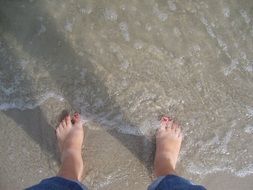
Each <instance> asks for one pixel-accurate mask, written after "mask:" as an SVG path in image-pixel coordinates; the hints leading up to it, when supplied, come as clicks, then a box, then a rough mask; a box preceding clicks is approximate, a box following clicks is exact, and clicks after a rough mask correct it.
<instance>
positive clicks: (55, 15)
mask: <svg viewBox="0 0 253 190" xmlns="http://www.w3.org/2000/svg"><path fill="white" fill-rule="evenodd" d="M252 8H253V1H250V0H243V1H236V0H232V1H228V0H222V1H216V0H215V1H201V0H195V1H187V2H186V1H178V0H169V1H165V0H157V1H155V0H147V1H136V0H131V1H116V0H115V1H113V0H111V1H94V0H93V1H91V0H90V1H89V0H82V1H81V0H78V1H73V0H71V1H65V0H64V1H35V0H27V1H25V0H24V1H1V2H0V24H1V25H0V60H1V61H0V110H1V111H2V113H1V114H7V113H8V111H10V110H13V109H17V110H22V111H24V112H26V111H29V110H31V109H37V108H38V107H40V106H41V105H42V104H44V103H45V102H47V101H50V100H51V101H53V102H58V104H66V105H67V104H68V106H69V108H70V109H73V110H77V111H80V112H81V113H82V116H83V117H84V119H85V120H86V121H87V122H88V123H89V125H88V126H89V129H90V130H91V131H93V132H91V133H94V136H96V137H97V141H96V140H95V141H94V143H96V142H97V143H101V142H100V140H99V139H101V138H104V137H100V136H99V134H96V130H97V128H102V130H104V131H106V132H107V133H108V134H110V135H111V136H112V137H113V138H112V139H114V140H115V142H114V140H112V139H111V138H109V137H108V138H107V137H106V138H104V139H103V143H104V144H108V146H110V143H111V142H112V144H113V146H111V147H110V149H112V151H114V150H115V151H114V153H115V154H114V155H112V157H111V158H110V157H109V158H106V160H107V161H108V162H109V161H110V160H114V161H115V160H117V159H118V160H123V159H124V158H128V156H129V154H130V153H131V154H133V155H135V157H136V162H137V161H138V160H139V161H140V162H144V163H145V162H146V160H145V158H144V159H143V158H140V157H139V155H140V154H143V155H144V157H145V155H148V156H150V153H152V151H153V150H151V149H152V145H150V142H151V139H152V135H154V133H155V130H156V129H157V127H159V122H158V118H159V117H160V116H161V115H162V114H167V115H170V116H172V117H173V118H175V119H176V120H177V121H178V122H180V123H181V125H182V126H183V130H184V133H185V138H184V144H183V147H182V152H181V156H180V172H181V174H182V175H184V176H186V177H189V178H191V179H193V180H197V181H198V180H201V179H202V178H204V177H205V176H207V175H209V174H215V173H217V172H227V173H229V174H231V175H234V176H236V177H238V178H243V177H247V176H249V175H252V174H253V148H252V147H253V141H252V137H253V136H252V135H253V93H252V92H253V54H252V52H253V12H252ZM50 110H51V111H52V110H54V113H55V114H56V113H58V112H60V111H62V110H60V107H59V109H58V108H57V107H56V108H54V106H53V105H51V107H50V106H47V107H46V108H45V109H44V112H50ZM7 115H8V114H7ZM51 119H52V120H53V118H51ZM50 122H51V121H50ZM50 122H49V123H50ZM95 125H96V127H95ZM27 133H29V132H27ZM30 135H31V134H30ZM127 135H128V136H127ZM35 136H36V135H35ZM34 139H35V141H36V138H34ZM127 139H128V141H129V139H132V140H131V142H132V143H131V145H129V144H127V143H125V141H127ZM139 139H141V142H142V143H141V145H142V148H141V152H139V151H140V150H139V149H138V148H136V150H135V148H134V147H133V149H132V148H129V147H132V146H134V143H138V142H139V141H140V140H139ZM38 142H39V141H38ZM117 142H119V143H121V144H122V145H123V146H124V147H125V152H126V153H125V154H124V153H123V154H122V155H119V157H120V158H117V157H116V158H114V156H115V155H117V150H118V149H121V148H120V147H117ZM151 144H152V143H151ZM92 146H93V145H91V147H92ZM91 147H88V149H89V150H90V151H91V152H92V151H93V154H94V155H95V154H96V155H100V156H98V157H97V159H98V158H99V159H100V158H101V159H103V153H101V151H102V152H103V150H100V148H99V146H95V148H94V147H93V148H94V149H93V150H92V148H91ZM119 151H120V150H119ZM129 152H130V153H129ZM99 159H98V164H97V167H98V168H99V167H101V168H103V167H105V169H104V170H105V171H108V170H110V171H113V168H109V169H108V167H109V166H108V167H107V168H106V166H103V162H101V161H100V162H99ZM148 159H150V158H147V160H148ZM91 160H92V159H91ZM147 162H148V161H147ZM148 163H149V162H148ZM94 164H95V163H94ZM134 164H135V161H133V160H132V161H131V162H127V161H126V162H124V161H119V162H115V168H118V170H117V171H113V172H112V173H110V175H109V174H108V175H107V173H106V172H105V173H99V172H103V170H102V169H101V168H99V169H98V168H96V169H97V170H96V169H95V170H96V171H97V173H96V172H95V173H94V172H93V173H92V175H88V180H87V183H89V184H88V185H89V186H90V187H92V188H93V189H101V188H105V187H107V185H108V184H110V185H112V187H113V183H114V181H120V180H124V179H125V178H126V176H130V175H131V174H130V173H129V172H128V169H129V168H131V167H134V166H133V165H134ZM143 165H144V166H145V165H146V164H143ZM136 167H137V166H136ZM138 167H139V166H138ZM137 170H138V172H139V173H138V175H139V176H144V175H146V173H145V172H146V170H145V167H144V168H139V169H137ZM98 171H99V172H98ZM136 175H137V174H136ZM101 176H103V178H104V181H103V183H102V182H101V181H100V182H101V183H99V180H98V179H101V178H102V177H101ZM119 178H120V180H119ZM141 179H143V178H141ZM147 179H148V176H147ZM132 180H137V178H134V177H132ZM147 181H148V180H147ZM115 183H116V182H115ZM117 183H118V182H117Z"/></svg>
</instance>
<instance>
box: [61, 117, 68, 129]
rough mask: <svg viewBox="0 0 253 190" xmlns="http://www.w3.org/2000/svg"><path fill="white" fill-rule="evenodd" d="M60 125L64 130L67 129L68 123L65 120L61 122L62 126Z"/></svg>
mask: <svg viewBox="0 0 253 190" xmlns="http://www.w3.org/2000/svg"><path fill="white" fill-rule="evenodd" d="M60 125H61V126H62V128H65V127H66V126H67V123H66V121H65V119H63V120H62V121H61V124H60Z"/></svg>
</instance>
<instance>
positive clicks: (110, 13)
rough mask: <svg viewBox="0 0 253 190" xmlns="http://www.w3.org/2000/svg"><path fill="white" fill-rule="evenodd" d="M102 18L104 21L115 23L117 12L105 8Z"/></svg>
mask: <svg viewBox="0 0 253 190" xmlns="http://www.w3.org/2000/svg"><path fill="white" fill-rule="evenodd" d="M104 16H105V19H106V20H110V21H116V20H117V18H118V15H117V12H116V11H115V10H113V9H112V8H106V9H105V11H104Z"/></svg>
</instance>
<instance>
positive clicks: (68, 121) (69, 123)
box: [65, 115, 71, 127]
mask: <svg viewBox="0 0 253 190" xmlns="http://www.w3.org/2000/svg"><path fill="white" fill-rule="evenodd" d="M65 122H66V126H67V127H69V126H71V118H70V115H67V116H66V117H65Z"/></svg>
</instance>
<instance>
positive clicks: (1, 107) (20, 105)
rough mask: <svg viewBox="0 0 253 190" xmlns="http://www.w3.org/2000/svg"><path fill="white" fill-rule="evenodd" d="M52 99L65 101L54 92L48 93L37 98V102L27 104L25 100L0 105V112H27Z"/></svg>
mask: <svg viewBox="0 0 253 190" xmlns="http://www.w3.org/2000/svg"><path fill="white" fill-rule="evenodd" d="M50 98H54V99H56V100H58V101H63V100H64V98H63V96H61V95H59V94H56V93H54V92H46V93H45V94H43V95H41V96H40V97H38V98H37V100H36V101H35V102H30V101H28V102H25V101H24V100H20V99H19V100H16V101H14V102H3V103H1V104H0V110H1V111H6V110H9V109H19V110H26V109H34V108H36V107H38V106H40V105H41V104H43V103H44V102H45V101H47V100H48V99H50Z"/></svg>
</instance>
